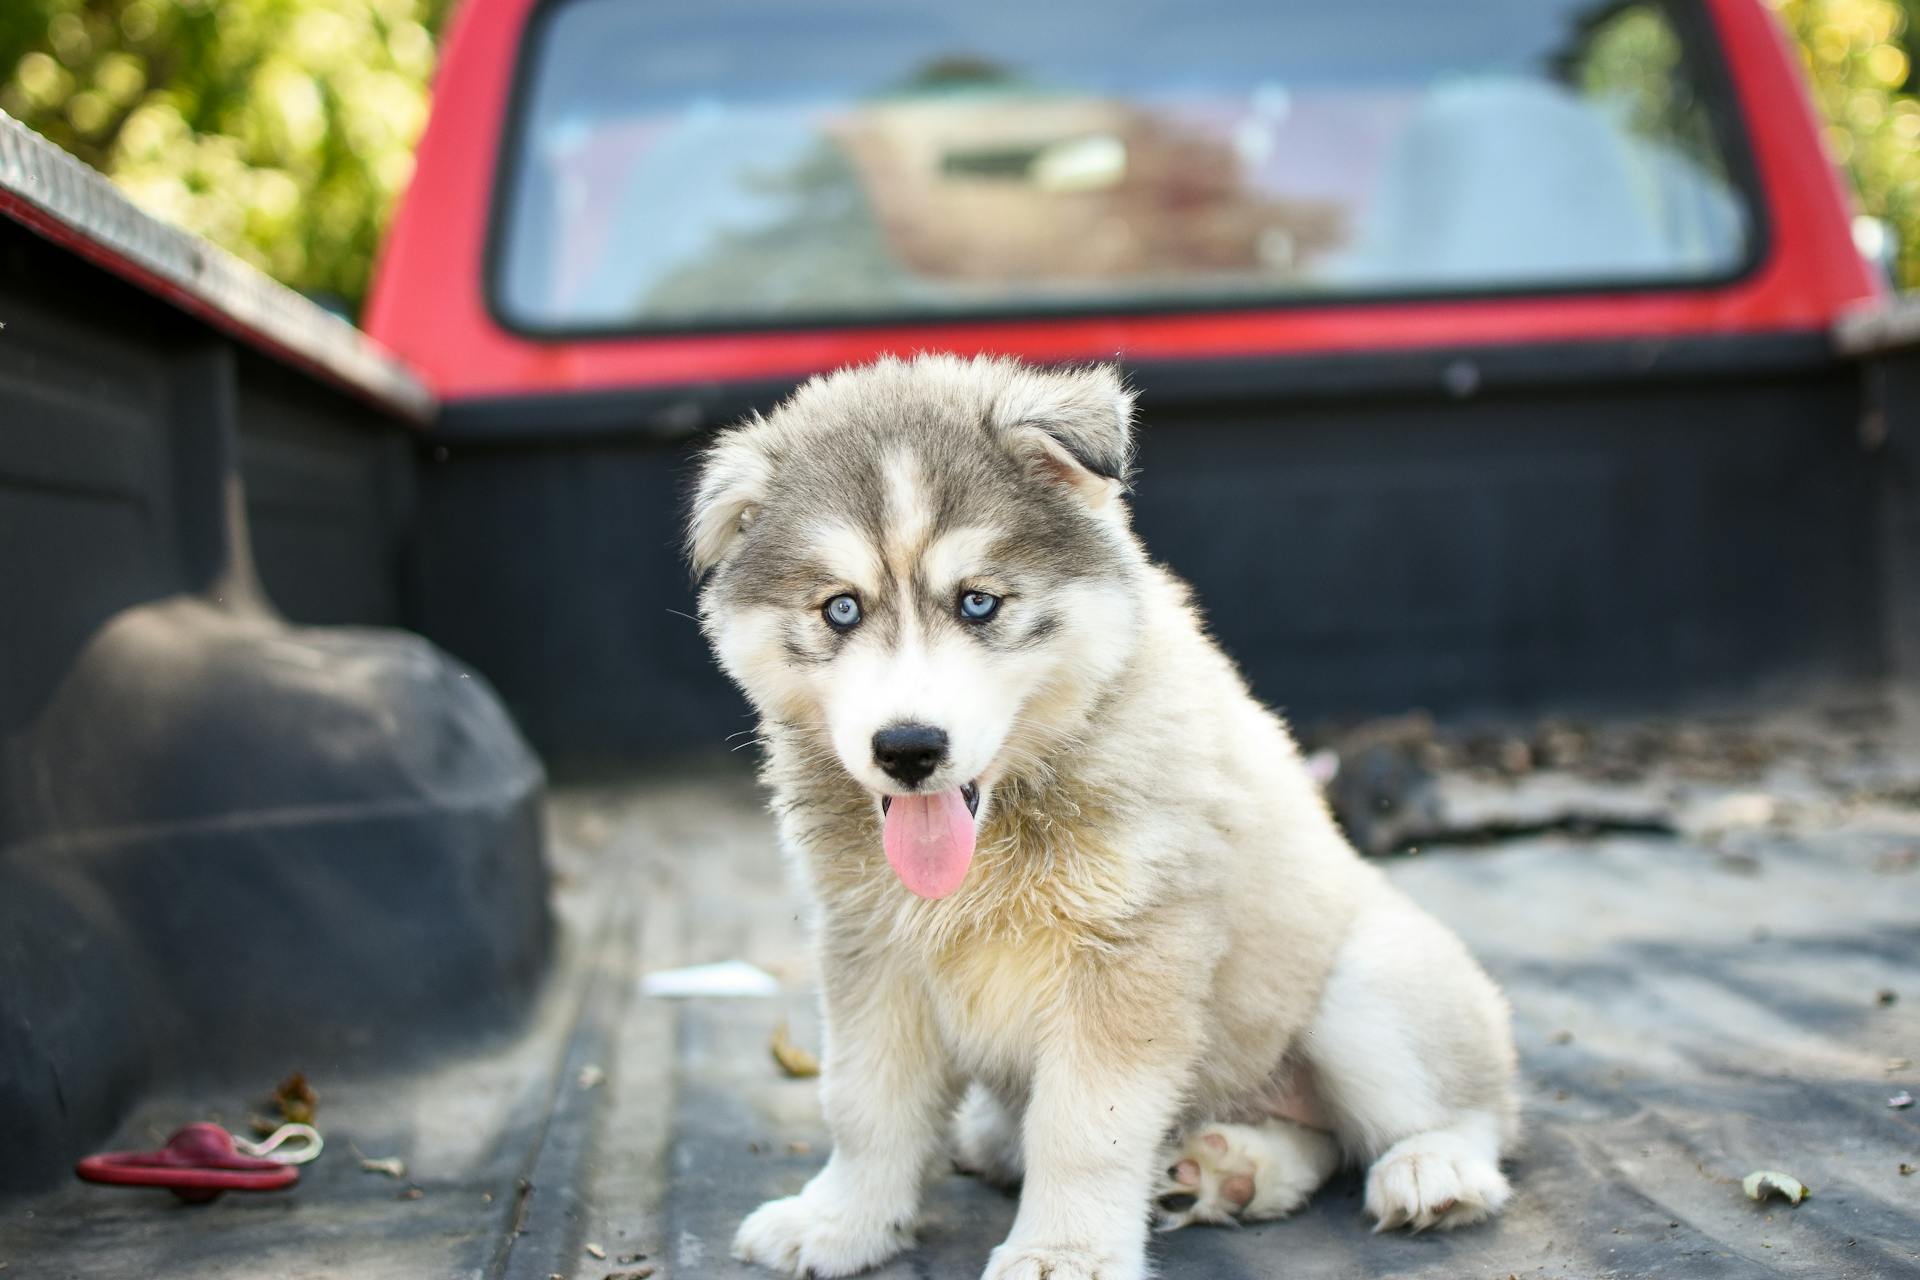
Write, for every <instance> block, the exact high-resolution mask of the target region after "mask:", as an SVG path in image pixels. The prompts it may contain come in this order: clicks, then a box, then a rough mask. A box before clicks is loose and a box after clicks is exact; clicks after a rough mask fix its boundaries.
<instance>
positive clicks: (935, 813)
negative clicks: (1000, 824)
mask: <svg viewBox="0 0 1920 1280" xmlns="http://www.w3.org/2000/svg"><path fill="white" fill-rule="evenodd" d="M973 838H974V831H973V814H971V813H969V812H968V811H967V802H966V801H965V800H963V799H962V798H961V796H960V788H958V787H955V788H954V789H953V790H951V791H942V792H940V793H939V794H938V795H930V796H895V797H894V798H893V803H892V804H890V805H889V806H888V807H887V818H886V829H885V831H884V833H883V835H882V837H881V840H882V843H884V844H885V845H886V846H887V861H888V862H890V863H892V864H893V871H894V874H895V875H897V876H899V877H900V883H901V884H904V885H905V886H907V888H909V889H911V890H913V892H915V893H917V894H919V895H920V896H921V897H923V898H944V897H946V896H947V895H948V894H950V893H952V892H953V891H954V890H955V889H958V888H959V887H960V882H961V881H962V880H965V879H966V878H967V866H968V864H970V863H971V862H972V861H973Z"/></svg>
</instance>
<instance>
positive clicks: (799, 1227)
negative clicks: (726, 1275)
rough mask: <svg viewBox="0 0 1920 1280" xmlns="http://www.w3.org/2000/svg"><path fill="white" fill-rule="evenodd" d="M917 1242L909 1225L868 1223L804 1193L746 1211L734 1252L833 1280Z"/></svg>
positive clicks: (783, 1269) (768, 1264) (766, 1264)
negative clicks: (749, 1211)
mask: <svg viewBox="0 0 1920 1280" xmlns="http://www.w3.org/2000/svg"><path fill="white" fill-rule="evenodd" d="M911 1243H913V1239H912V1232H911V1230H910V1229H908V1228H906V1227H901V1226H887V1225H885V1224H877V1223H874V1222H871V1221H863V1220H862V1219H861V1217H860V1215H858V1214H852V1213H845V1212H839V1211H836V1209H835V1208H834V1207H833V1206H831V1205H822V1204H820V1203H818V1202H817V1201H815V1200H812V1199H810V1198H809V1197H808V1196H807V1195H805V1194H804V1193H802V1194H801V1195H797V1196H788V1197H787V1198H786V1199H784V1200H769V1201H768V1202H767V1203H765V1204H763V1205H761V1206H760V1207H759V1208H758V1209H755V1210H754V1211H753V1212H752V1213H750V1214H748V1215H747V1218H746V1221H744V1222H742V1223H741V1224H740V1230H739V1231H737V1232H736V1233H735V1234H734V1237H733V1256H734V1257H736V1258H738V1259H739V1260H740V1261H742V1262H757V1263H759V1264H760V1265H761V1266H763V1267H767V1268H769V1269H771V1270H774V1271H778V1272H781V1273H783V1274H785V1275H790V1276H806V1277H812V1278H813V1280H829V1278H830V1277H837V1276H850V1275H854V1274H855V1273H857V1272H861V1271H865V1270H867V1269H868V1268H870V1267H877V1266H879V1265H880V1264H881V1263H882V1262H885V1261H886V1260H887V1259H888V1258H891V1257H892V1256H893V1255H894V1254H896V1253H899V1252H900V1251H901V1250H902V1249H904V1248H906V1247H907V1246H908V1245H909V1244H911Z"/></svg>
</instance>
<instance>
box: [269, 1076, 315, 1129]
mask: <svg viewBox="0 0 1920 1280" xmlns="http://www.w3.org/2000/svg"><path fill="white" fill-rule="evenodd" d="M273 1103H274V1105H275V1106H277V1107H279V1108H280V1114H281V1116H282V1117H284V1118H285V1119H286V1120H287V1121H288V1122H290V1123H292V1124H312V1123H313V1113H314V1111H315V1109H317V1108H318V1107H319V1105H320V1095H319V1094H317V1093H315V1092H314V1091H313V1086H312V1085H310V1084H308V1083H307V1077H306V1074H305V1073H304V1072H300V1071H296V1072H294V1073H293V1074H292V1075H290V1076H288V1077H287V1078H286V1079H285V1080H282V1081H281V1082H280V1087H279V1088H277V1089H275V1090H274V1091H273Z"/></svg>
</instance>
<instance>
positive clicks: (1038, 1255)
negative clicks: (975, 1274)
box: [980, 1244, 1146, 1280]
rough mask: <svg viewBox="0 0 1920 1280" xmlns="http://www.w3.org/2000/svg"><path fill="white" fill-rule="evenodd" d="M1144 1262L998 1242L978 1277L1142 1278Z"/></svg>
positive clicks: (997, 1279) (1041, 1279) (1033, 1279)
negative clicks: (1130, 1261) (983, 1271)
mask: <svg viewBox="0 0 1920 1280" xmlns="http://www.w3.org/2000/svg"><path fill="white" fill-rule="evenodd" d="M1145 1275H1146V1266H1145V1265H1144V1264H1143V1263H1135V1264H1133V1265H1128V1264H1125V1263H1122V1262H1118V1261H1116V1260H1114V1259H1112V1258H1110V1257H1105V1256H1102V1255H1100V1254H1098V1253H1094V1252H1092V1251H1090V1250H1086V1249H1075V1248H1072V1247H1062V1248H1038V1249H1035V1248H1024V1247H1023V1248H1016V1247H1014V1246H1012V1245H1004V1244H1003V1245H1001V1246H1000V1247H999V1248H998V1249H995V1250H994V1251H993V1256H992V1257H991V1258H989V1259H988V1260H987V1270H986V1273H985V1274H984V1275H983V1276H981V1278H980V1280H1141V1278H1142V1277H1143V1276H1145Z"/></svg>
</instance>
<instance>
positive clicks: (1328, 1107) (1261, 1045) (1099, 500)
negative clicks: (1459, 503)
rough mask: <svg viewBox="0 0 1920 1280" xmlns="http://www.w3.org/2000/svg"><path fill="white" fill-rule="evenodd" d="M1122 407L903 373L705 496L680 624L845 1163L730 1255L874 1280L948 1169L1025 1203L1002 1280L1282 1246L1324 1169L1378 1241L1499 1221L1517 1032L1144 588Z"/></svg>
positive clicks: (1116, 382) (755, 1224)
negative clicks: (760, 748) (1266, 1225)
mask: <svg viewBox="0 0 1920 1280" xmlns="http://www.w3.org/2000/svg"><path fill="white" fill-rule="evenodd" d="M1132 412H1133V403H1132V396H1131V394H1130V393H1129V392H1128V391H1127V390H1126V388H1125V387H1124V386H1123V385H1122V383H1121V380H1120V378H1119V377H1118V376H1117V375H1116V374H1115V372H1114V371H1113V370H1112V369H1109V368H1085V369H1077V370H1071V371H1065V372H1060V371H1043V370H1040V369H1035V368H1030V367H1027V366H1024V365H1021V364H1019V363H1017V362H1014V361H1011V360H989V359H976V360H971V361H966V360H959V359H954V358H951V357H943V356H923V357H920V358H918V359H914V360H910V361H901V360H892V359H888V360H882V361H880V362H879V363H877V364H874V365H870V366H867V367H863V368H858V369H850V370H844V371H841V372H838V373H835V374H833V375H831V376H828V377H822V378H815V379H814V380H813V381H811V382H809V383H807V384H806V385H805V386H803V387H801V388H800V389H799V390H798V391H796V392H795V393H794V394H793V396H792V397H791V398H790V399H788V400H787V401H786V402H785V403H784V404H782V405H781V406H780V407H779V408H778V409H776V410H775V411H774V412H773V413H772V414H771V415H769V416H767V417H764V418H762V417H758V416H756V417H754V418H752V419H750V420H749V421H747V422H746V423H745V424H743V425H741V426H739V427H736V428H734V429H732V430H730V431H727V432H725V433H723V434H722V435H721V436H720V437H719V438H718V440H717V442H716V443H715V444H714V445H713V447H712V448H711V450H710V451H709V452H708V453H707V454H706V456H705V458H704V460H703V461H702V464H701V468H700V473H699V479H698V483H697V486H696V489H695V493H694V498H693V506H692V514H691V519H690V522H689V524H690V527H689V533H688V551H689V558H690V560H691V562H692V566H693V569H694V571H695V573H696V575H698V576H699V578H700V579H701V580H702V582H703V585H702V588H701V592H700V615H701V625H702V628H703V630H704V631H705V634H706V636H707V638H708V640H709V641H710V642H711V644H712V646H713V649H714V652H715V653H716V654H717V655H718V657H719V660H720V663H721V665H722V666H723V667H724V668H725V669H726V671H727V673H728V674H729V675H730V676H732V678H733V679H734V680H735V681H737V682H738V683H739V685H740V687H741V688H742V689H744V690H745V691H746V693H747V696H748V697H749V698H750V699H751V700H752V702H753V705H754V707H755V708H756V710H757V711H758V713H759V716H760V720H761V732H762V736H763V737H764V739H765V743H766V749H767V757H766V765H765V772H764V780H765V781H766V783H767V784H768V786H769V787H770V788H771V789H772V791H773V796H774V799H773V808H774V812H775V813H776V815H777V818H778V825H779V830H780V834H781V838H782V840H783V843H784V845H785V847H786V849H787V851H788V855H789V857H790V859H791V862H792V864H793V866H794V868H795V869H796V870H797V874H798V877H799V879H800V880H801V881H802V883H803V886H804V888H805V890H806V892H807V894H808V896H809V897H810V898H811V900H812V904H813V907H814V931H815V935H816V943H817V949H818V967H819V975H820V981H821V985H822V994H823V1003H824V1014H825V1022H826V1036H825V1053H824V1059H825V1065H824V1070H823V1073H822V1080H821V1095H822V1100H823V1104H824V1106H825V1110H826V1118H827V1123H828V1126H829V1128H830V1129H831V1130H832V1134H833V1141H834V1149H833V1154H832V1156H831V1158H830V1159H829V1160H828V1161H827V1164H826V1167H825V1168H823V1169H822V1170H821V1171H820V1173H819V1174H818V1175H817V1176H816V1177H814V1179H813V1180H812V1181H811V1182H809V1183H808V1184H807V1185H806V1188H805V1189H804V1190H803V1191H801V1192H800V1194H798V1195H796V1196H792V1197H789V1198H787V1199H784V1200H775V1201H772V1202H771V1203H768V1204H765V1205H762V1206H761V1207H760V1208H759V1209H758V1210H757V1211H755V1212H754V1213H753V1214H752V1215H751V1216H749V1217H748V1218H747V1219H746V1221H745V1222H744V1223H743V1224H742V1225H741V1227H740V1231H739V1235H738V1236H737V1238H736V1239H735V1242H734V1252H735V1255H736V1256H737V1257H740V1258H742V1259H747V1260H751V1261H754V1262H758V1263H762V1264H764V1265H766V1266H768V1267H771V1268H773V1269H775V1270H777V1271H782V1272H786V1273H789V1274H793V1275H799V1276H814V1277H829V1276H845V1275H851V1274H853V1273H855V1272H858V1271H862V1270H865V1269H866V1268H869V1267H872V1266H875V1265H877V1264H879V1263H881V1262H883V1261H885V1260H886V1259H887V1258H889V1257H891V1256H893V1255H894V1254H895V1253H897V1252H899V1251H900V1250H902V1249H905V1248H907V1247H908V1246H909V1244H910V1243H911V1241H912V1235H913V1229H914V1222H915V1217H916V1214H917V1212H918V1208H919V1204H920V1196H921V1189H922V1186H923V1184H924V1183H925V1182H926V1180H927V1178H928V1176H929V1173H930V1172H931V1171H932V1170H933V1169H934V1168H935V1166H936V1165H938V1164H939V1163H940V1162H941V1161H942V1159H943V1157H945V1156H946V1155H947V1154H949V1153H951V1154H952V1156H953V1157H954V1158H955V1159H956V1160H957V1161H958V1162H959V1163H960V1164H961V1165H962V1167H965V1168H968V1169H970V1170H972V1171H974V1172H977V1173H980V1174H982V1175H984V1176H987V1177H990V1178H993V1179H997V1180H1001V1181H1005V1182H1009V1183H1011V1182H1013V1181H1016V1180H1017V1181H1020V1182H1021V1183H1022V1191H1021V1196H1020V1207H1019V1212H1018V1215H1017V1217H1016V1218H1015V1220H1014V1225H1013V1230H1012V1233H1011V1234H1010V1235H1009V1236H1008V1237H1007V1239H1006V1241H1005V1242H1004V1243H1003V1244H1001V1245H1000V1246H999V1247H998V1248H997V1249H995V1250H994V1251H993V1254H992V1257H991V1259H990V1261H989V1262H988V1264H987V1269H986V1276H987V1277H988V1280H1043V1278H1050V1280H1092V1278H1093V1277H1099V1278H1100V1280H1133V1278H1134V1277H1140V1276H1144V1275H1145V1274H1146V1273H1147V1259H1146V1244H1147V1235H1148V1230H1149V1226H1150V1225H1151V1224H1152V1222H1153V1221H1154V1220H1155V1219H1156V1218H1157V1220H1158V1221H1159V1223H1160V1225H1161V1226H1163V1227H1172V1226H1181V1225H1185V1224H1187V1223H1190V1222H1229V1221H1235V1220H1240V1221H1247V1220H1256V1219H1263V1218H1277V1217H1281V1216H1283V1215H1285V1214H1287V1213H1290V1212H1292V1211H1293V1210H1294V1209H1297V1208H1298V1207H1300V1205H1301V1204H1303V1203H1304V1202H1305V1201H1306V1199H1307V1197H1308V1196H1309V1195H1310V1194H1312V1192H1313V1191H1314V1189H1315V1188H1316V1187H1318V1186H1319V1185H1320V1184H1321V1183H1322V1182H1323V1181H1324V1180H1325V1179H1326V1178H1327V1177H1328V1176H1329V1175H1330V1174H1331V1173H1332V1172H1333V1171H1334V1169H1335V1168H1336V1167H1337V1166H1338V1165H1340V1164H1341V1163H1342V1161H1352V1162H1355V1163H1357V1164H1362V1165H1366V1166H1368V1173H1367V1177H1366V1209H1367V1212H1368V1213H1369V1214H1371V1215H1372V1216H1373V1218H1374V1219H1375V1221H1376V1222H1377V1224H1378V1226H1379V1227H1380V1228H1391V1227H1398V1226H1408V1227H1411V1228H1413V1229H1414V1230H1421V1229H1424V1228H1428V1227H1454V1226H1462V1225H1465V1224H1467V1223H1472V1222H1478V1221H1480V1220H1481V1219H1483V1218H1486V1217H1487V1216H1488V1215H1490V1214H1492V1213H1493V1212H1494V1211H1495V1210H1497V1209H1499V1208H1500V1206H1501V1205H1502V1204H1504V1203H1505V1202H1506V1200H1507V1197H1508V1194H1509V1189H1508V1185H1507V1180H1506V1178H1505V1177H1503V1176H1502V1174H1501V1171H1500V1157H1501V1153H1502V1151H1503V1150H1504V1149H1506V1148H1507V1146H1508V1145H1509V1144H1510V1143H1512V1142H1513V1140H1514V1138H1515V1129H1516V1119H1515V1106H1514V1098H1513V1073H1514V1052H1513V1045H1512V1037H1511V1030H1510V1026H1509V1014H1508V1010H1507V1006H1506V1002H1505V1000H1504V998H1503V997H1502V996H1501V994H1500V992H1499V991H1498V990H1497V989H1496V988H1495V986H1494V984H1493V982H1492V981H1491V980H1490V979H1489V978H1488V977H1487V976H1486V974H1485V973H1484V972H1482V971H1481V969H1480V968H1479V967H1478V965H1476V964H1475V963H1474V961H1473V959H1472V958H1471V957H1470V956H1469V955H1468V954H1467V951H1466V948H1465V947H1464V946H1462V945H1461V943H1460V942H1459V940H1458V939H1457V938H1455V937H1454V935H1453V934H1452V933H1450V932H1449V931H1448V930H1447V929H1445V928H1444V927H1442V926H1441V925H1440V924H1439V923H1437V922H1436V921H1435V920H1434V919H1433V918H1432V917H1430V916H1428V915H1426V914H1425V913H1424V912H1422V911H1421V910H1420V909H1419V908H1418V907H1416V906H1415V905H1414V904H1413V903H1412V902H1411V901H1409V900H1408V899H1407V898H1406V897H1404V896H1402V895H1401V894H1400V893H1399V892H1398V891H1397V890H1396V889H1394V888H1393V887H1392V886H1391V885H1389V884H1388V883H1387V882H1386V880H1385V879H1384V878H1383V877H1382V876H1381V875H1380V874H1379V872H1378V871H1376V870H1375V869H1374V868H1373V867H1371V866H1369V865H1367V864H1366V863H1364V862H1362V861H1361V860H1360V858H1359V857H1358V856H1356V855H1355V854H1354V852H1353V850H1352V849H1351V848H1350V847H1349V845H1348V844H1347V842H1346V841H1345V840H1344V839H1342V837H1341V835H1340V832H1339V830H1338V829H1337V828H1336V827H1335V825H1334V823H1333V821H1332V819H1331V818H1330V817H1329V815H1328V812H1327V809H1326V806H1325V805H1324V804H1323V803H1322V801H1321V798H1320V795H1319V793H1318V791H1317V790H1316V788H1315V786H1314V784H1313V782H1312V780H1311V779H1310V778H1309V777H1308V775H1307V773H1306V771H1305V770H1304V768H1303V767H1302V764H1301V761H1300V757H1299V754H1298V752H1297V750H1296V748H1295V746H1294V744H1293V741H1292V740H1291V738H1290V737H1289V736H1288V733H1287V730H1286V728H1285V727H1284V726H1283V725H1282V724H1281V722H1280V721H1279V720H1278V719H1277V718H1276V717H1275V716H1274V715H1273V714H1272V713H1271V712H1269V711H1268V710H1267V709H1266V708H1264V707H1262V706H1261V705H1260V704H1259V703H1257V702H1255V701H1254V699H1253V698H1252V696H1251V695H1250V694H1249V693H1248V690H1247V686H1246V684H1245V682H1244V681H1243V679H1242V678H1241V676H1240V674H1239V672H1238V671H1237V670H1236V669H1235V667H1234V665H1233V663H1232V662H1231V661H1229V660H1228V659H1227V657H1226V656H1225V655H1224V654H1223V653H1222V652H1221V651H1220V649H1219V647H1218V646H1216V645H1215V644H1214V642H1213V641H1212V639H1211V638H1209V636H1208V635H1207V632H1206V629H1205V626H1204V624H1203V623H1202V621H1201V618H1200V615H1199V613H1198V612H1197V611H1196V610H1195V608H1194V606H1193V604H1192V603H1191V601H1190V600H1189V598H1188V592H1187V589H1186V588H1185V586H1184V585H1183V584H1182V583H1181V582H1179V581H1178V580H1177V579H1176V578H1174V576H1173V575H1172V574H1170V573H1168V572H1167V571H1166V570H1165V569H1163V568H1161V567H1159V566H1158V565H1156V564H1154V563H1153V562H1152V561H1151V560H1150V559H1148V557H1147V553H1146V551H1145V549H1144V548H1143V547H1142V546H1141V544H1140V541H1139V540H1138V539H1137V538H1136V537H1135V536H1134V534H1133V532H1132V530H1131V529H1130V528H1129V525H1128V518H1127V506H1126V503H1125V501H1124V493H1125V490H1126V477H1127V474H1128V463H1129V458H1130V456H1131V448H1132ZM1281 550H1282V551H1284V549H1281ZM1274 605H1275V607H1276V608H1285V607H1286V602H1285V601H1283V600H1282V601H1275V602H1274ZM949 1135H951V1142H952V1146H951V1147H949V1146H948V1145H947V1143H948V1138H949Z"/></svg>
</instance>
